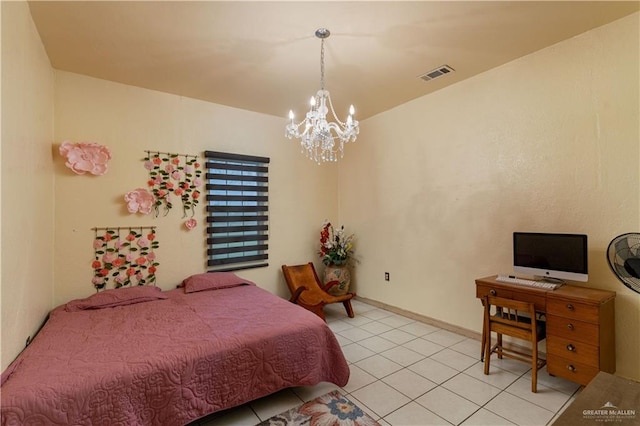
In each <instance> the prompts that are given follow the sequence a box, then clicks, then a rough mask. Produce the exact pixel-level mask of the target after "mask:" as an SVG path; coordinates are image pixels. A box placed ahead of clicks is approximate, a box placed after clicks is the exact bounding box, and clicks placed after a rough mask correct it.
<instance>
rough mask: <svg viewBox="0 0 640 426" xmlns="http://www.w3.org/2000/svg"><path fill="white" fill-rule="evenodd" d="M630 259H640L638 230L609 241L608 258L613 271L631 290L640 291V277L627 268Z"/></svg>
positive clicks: (639, 235) (639, 234)
mask: <svg viewBox="0 0 640 426" xmlns="http://www.w3.org/2000/svg"><path fill="white" fill-rule="evenodd" d="M630 259H631V260H633V259H636V260H637V261H640V233H637V232H630V233H627V234H622V235H618V236H617V237H615V238H614V239H613V240H612V241H611V243H609V247H608V249H607V260H608V262H609V267H610V268H611V271H612V272H613V273H614V274H615V275H616V276H617V277H618V279H619V280H620V281H622V283H623V284H624V285H625V286H627V287H629V288H630V289H631V290H633V291H635V292H636V293H640V278H637V277H635V276H633V275H632V274H631V273H630V272H629V270H628V269H627V268H628V266H629V263H628V261H629V260H630ZM625 265H626V267H625Z"/></svg>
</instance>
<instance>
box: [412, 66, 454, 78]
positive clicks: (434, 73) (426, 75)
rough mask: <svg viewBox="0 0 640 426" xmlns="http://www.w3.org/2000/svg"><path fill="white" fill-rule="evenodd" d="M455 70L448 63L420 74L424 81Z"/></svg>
mask: <svg viewBox="0 0 640 426" xmlns="http://www.w3.org/2000/svg"><path fill="white" fill-rule="evenodd" d="M454 71H455V70H454V69H453V68H451V67H450V66H449V65H442V66H439V67H438V68H435V69H432V70H431V71H429V72H426V73H424V74H422V75H421V76H420V78H421V79H423V80H424V81H429V80H433V79H434V78H438V77H442V76H443V75H446V74H448V73H450V72H454Z"/></svg>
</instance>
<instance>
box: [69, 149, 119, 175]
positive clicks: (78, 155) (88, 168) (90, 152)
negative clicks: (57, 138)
mask: <svg viewBox="0 0 640 426" xmlns="http://www.w3.org/2000/svg"><path fill="white" fill-rule="evenodd" d="M59 151H60V155H62V156H63V157H64V158H65V159H66V162H65V163H64V165H65V166H67V167H68V168H70V169H71V170H73V172H74V173H77V174H79V175H83V174H85V173H91V174H92V175H96V176H102V175H103V174H105V173H107V163H108V162H109V160H110V159H111V151H110V150H109V148H107V147H106V146H104V145H100V144H97V143H93V142H79V143H71V142H69V141H64V142H63V143H62V145H60V149H59Z"/></svg>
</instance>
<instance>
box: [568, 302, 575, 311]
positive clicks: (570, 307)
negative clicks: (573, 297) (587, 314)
mask: <svg viewBox="0 0 640 426" xmlns="http://www.w3.org/2000/svg"><path fill="white" fill-rule="evenodd" d="M567 309H568V310H570V311H573V310H574V309H575V308H574V307H573V305H572V304H571V303H567Z"/></svg>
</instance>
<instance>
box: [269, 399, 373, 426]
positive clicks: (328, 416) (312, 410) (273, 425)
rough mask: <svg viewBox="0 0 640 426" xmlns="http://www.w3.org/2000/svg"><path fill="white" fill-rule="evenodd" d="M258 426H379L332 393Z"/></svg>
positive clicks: (349, 403)
mask: <svg viewBox="0 0 640 426" xmlns="http://www.w3.org/2000/svg"><path fill="white" fill-rule="evenodd" d="M258 426H380V424H379V423H378V422H376V421H375V420H373V419H372V418H371V417H369V415H368V414H367V413H365V412H364V411H362V410H361V409H360V408H359V407H358V406H357V405H355V404H354V403H353V402H351V401H349V400H348V399H347V398H345V397H344V396H342V395H341V394H340V392H338V391H333V392H329V393H328V394H326V395H322V396H319V397H317V398H316V399H314V400H313V401H309V402H306V403H304V404H302V405H300V406H299V407H296V408H292V409H290V410H289V411H285V412H284V413H281V414H278V415H276V416H273V417H271V418H270V419H267V420H265V421H264V422H262V423H260V424H259V425H258Z"/></svg>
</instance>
